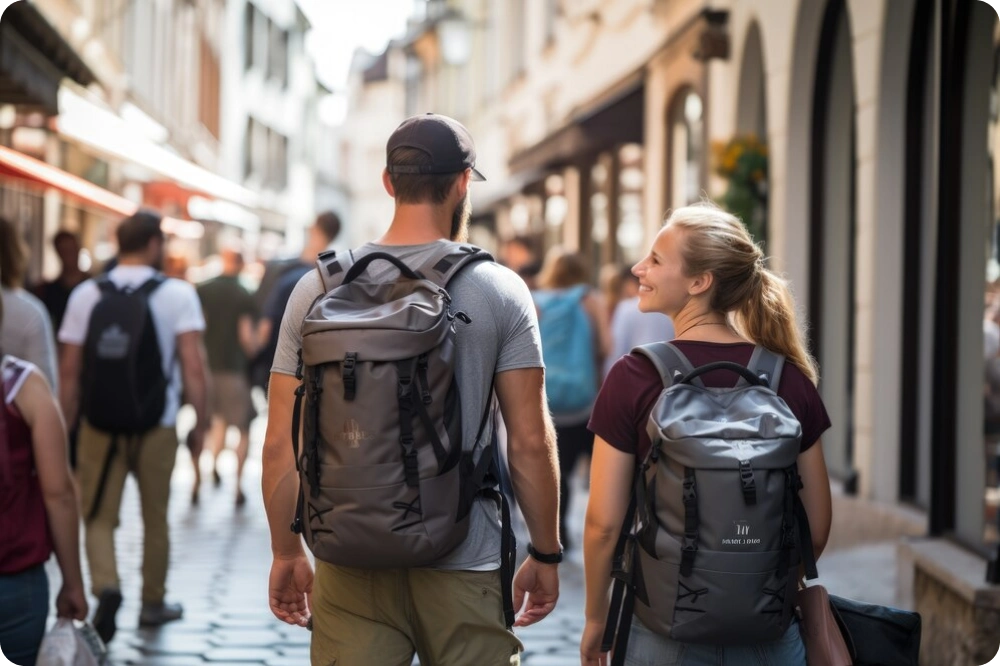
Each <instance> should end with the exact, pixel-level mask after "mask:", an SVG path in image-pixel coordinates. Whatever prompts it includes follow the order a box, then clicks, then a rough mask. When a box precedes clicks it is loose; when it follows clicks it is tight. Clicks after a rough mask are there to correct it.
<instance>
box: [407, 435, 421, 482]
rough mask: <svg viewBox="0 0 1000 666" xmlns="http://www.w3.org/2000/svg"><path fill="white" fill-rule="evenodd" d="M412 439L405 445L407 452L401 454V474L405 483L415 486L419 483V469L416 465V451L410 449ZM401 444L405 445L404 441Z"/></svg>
mask: <svg viewBox="0 0 1000 666" xmlns="http://www.w3.org/2000/svg"><path fill="white" fill-rule="evenodd" d="M412 445H413V440H412V439H411V440H410V446H409V447H407V453H404V454H403V476H404V477H405V479H406V485H408V486H410V487H411V488H415V487H416V486H418V485H420V471H419V468H418V466H417V452H416V451H414V450H412V448H411V447H412ZM403 446H406V444H405V443H404V444H403Z"/></svg>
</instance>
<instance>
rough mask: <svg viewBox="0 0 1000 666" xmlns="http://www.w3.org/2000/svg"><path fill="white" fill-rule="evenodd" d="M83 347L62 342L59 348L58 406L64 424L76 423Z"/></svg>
mask: <svg viewBox="0 0 1000 666" xmlns="http://www.w3.org/2000/svg"><path fill="white" fill-rule="evenodd" d="M82 365H83V346H82V345H74V344H71V343H68V342H64V343H63V344H62V345H61V346H60V348H59V404H60V406H61V407H62V412H63V416H64V417H65V419H66V423H68V424H70V427H73V425H72V424H74V423H76V417H77V416H78V414H77V411H78V410H79V409H80V369H81V367H82Z"/></svg>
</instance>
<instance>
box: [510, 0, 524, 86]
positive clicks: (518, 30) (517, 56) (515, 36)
mask: <svg viewBox="0 0 1000 666" xmlns="http://www.w3.org/2000/svg"><path fill="white" fill-rule="evenodd" d="M510 2H511V11H510V32H509V33H508V34H509V36H510V54H511V55H510V80H514V79H516V78H518V77H519V76H521V75H522V74H524V70H525V64H526V63H525V37H526V34H527V27H528V26H527V25H526V22H525V10H524V3H525V0H510Z"/></svg>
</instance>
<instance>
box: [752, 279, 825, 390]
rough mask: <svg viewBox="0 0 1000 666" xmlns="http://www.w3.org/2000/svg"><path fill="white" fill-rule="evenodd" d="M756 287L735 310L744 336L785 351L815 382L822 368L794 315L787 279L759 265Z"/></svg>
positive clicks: (766, 346) (778, 350)
mask: <svg viewBox="0 0 1000 666" xmlns="http://www.w3.org/2000/svg"><path fill="white" fill-rule="evenodd" d="M757 273H758V276H759V277H758V279H757V281H756V282H757V284H756V285H755V288H753V289H751V291H750V295H749V298H748V299H747V300H746V301H744V302H743V305H742V306H741V307H740V308H739V309H738V310H736V312H735V313H734V317H733V323H734V324H735V325H736V330H737V331H738V332H739V333H740V334H741V335H742V336H743V337H745V338H747V339H749V340H752V341H753V342H755V343H756V344H758V345H761V346H762V347H765V348H767V349H770V350H771V351H773V352H777V353H779V354H784V355H785V356H786V357H788V360H789V361H791V362H792V363H794V364H795V366H796V367H797V368H798V369H799V370H801V371H802V373H803V374H804V375H805V376H806V377H808V378H809V381H811V382H812V383H813V384H817V383H818V382H819V368H818V367H817V365H816V361H815V359H813V357H812V356H811V355H810V354H809V350H808V349H807V347H806V343H805V339H804V336H803V335H802V331H801V329H800V328H799V326H798V322H797V321H796V316H795V303H794V301H793V300H792V292H791V290H789V288H788V283H787V282H785V280H783V279H781V278H780V277H778V276H777V275H775V274H774V273H772V272H771V271H769V270H768V269H766V268H763V267H759V268H758V271H757Z"/></svg>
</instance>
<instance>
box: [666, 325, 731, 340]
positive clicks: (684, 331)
mask: <svg viewBox="0 0 1000 666" xmlns="http://www.w3.org/2000/svg"><path fill="white" fill-rule="evenodd" d="M697 326H725V327H726V328H729V324H727V323H725V322H721V321H701V322H698V323H697V324H691V325H690V326H688V327H687V328H685V329H684V330H683V331H681V332H680V333H678V334H677V337H678V338H679V337H681V336H682V335H684V334H685V333H687V332H688V331H690V330H691V329H692V328H695V327H697Z"/></svg>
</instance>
